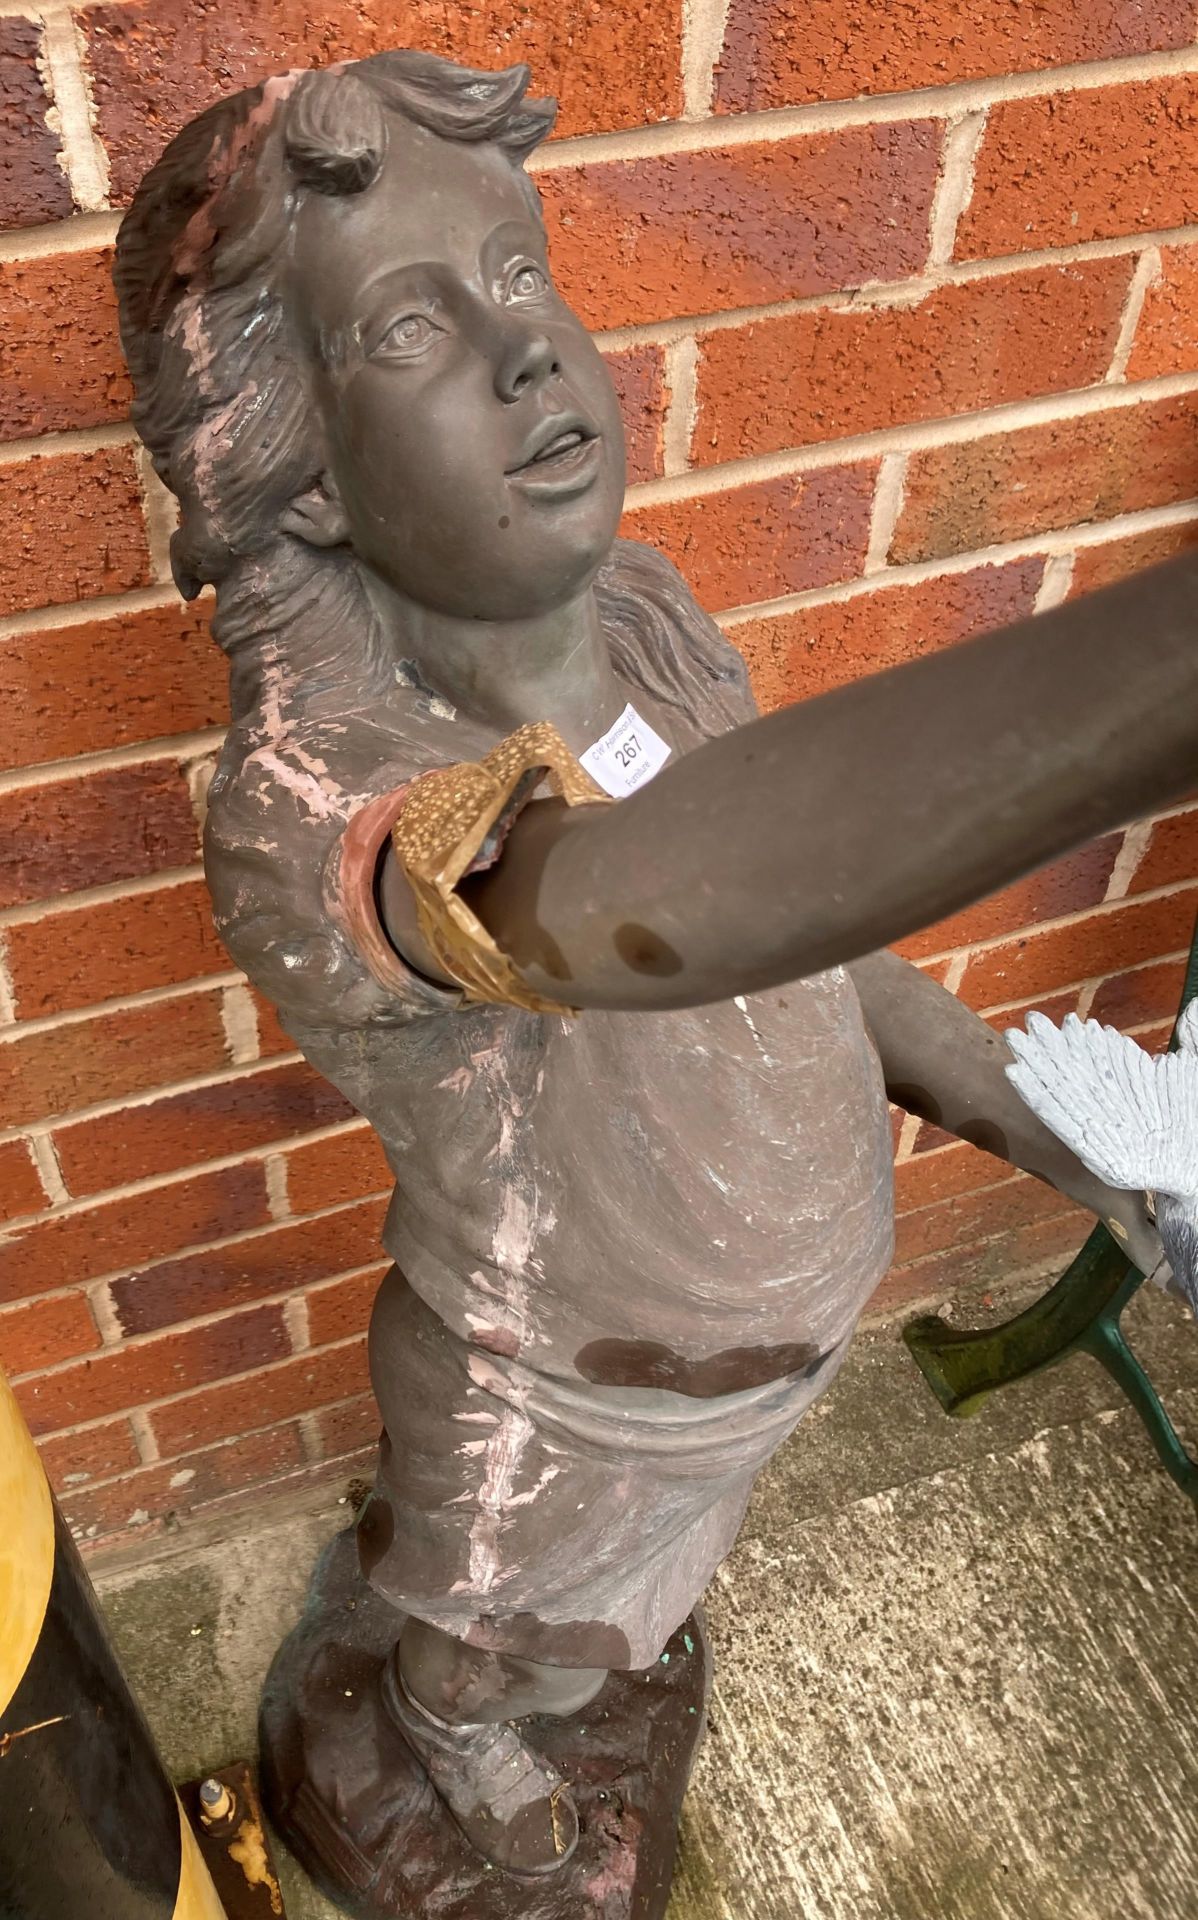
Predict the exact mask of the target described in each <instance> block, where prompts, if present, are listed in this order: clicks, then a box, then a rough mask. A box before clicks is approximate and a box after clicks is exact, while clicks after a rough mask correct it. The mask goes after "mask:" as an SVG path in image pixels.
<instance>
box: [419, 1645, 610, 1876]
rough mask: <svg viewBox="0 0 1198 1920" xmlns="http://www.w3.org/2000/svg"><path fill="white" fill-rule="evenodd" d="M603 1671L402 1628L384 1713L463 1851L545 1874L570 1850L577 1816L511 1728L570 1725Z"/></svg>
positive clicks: (544, 1764) (555, 1775)
mask: <svg viewBox="0 0 1198 1920" xmlns="http://www.w3.org/2000/svg"><path fill="white" fill-rule="evenodd" d="M606 1679H607V1669H606V1668H603V1667H552V1666H546V1665H543V1664H541V1663H539V1662H537V1661H533V1660H520V1659H515V1658H514V1657H512V1656H511V1655H508V1654H497V1653H488V1652H485V1651H483V1650H482V1649H480V1648H478V1647H471V1646H468V1645H467V1644H466V1643H465V1642H464V1641H461V1640H456V1639H455V1638H454V1637H453V1635H452V1634H448V1633H445V1632H444V1631H443V1630H442V1629H441V1628H439V1627H433V1626H428V1625H426V1624H425V1622H424V1621H421V1620H409V1621H408V1623H407V1625H406V1626H405V1628H404V1630H403V1633H402V1635H401V1637H400V1640H399V1643H398V1645H397V1646H396V1648H395V1651H394V1653H393V1655H392V1657H391V1660H390V1662H389V1664H388V1668H387V1673H386V1677H385V1679H384V1698H385V1700H386V1702H387V1707H388V1711H389V1712H390V1713H391V1715H392V1718H393V1719H394V1720H395V1722H396V1724H397V1725H398V1726H399V1728H400V1730H401V1732H402V1733H403V1734H404V1736H405V1738H406V1739H407V1740H408V1741H409V1742H410V1743H411V1745H412V1746H413V1747H414V1748H415V1750H416V1752H417V1754H418V1755H419V1757H420V1759H421V1761H422V1762H423V1764H424V1766H425V1767H426V1769H427V1771H428V1775H429V1778H430V1779H431V1780H432V1782H433V1785H434V1786H435V1787H436V1789H437V1791H438V1793H439V1794H440V1795H441V1798H442V1799H443V1800H444V1802H445V1804H446V1806H447V1807H448V1808H449V1810H450V1812H451V1813H452V1814H453V1816H454V1818H455V1820H456V1821H457V1822H458V1825H459V1826H460V1827H461V1829H462V1831H463V1833H464V1834H465V1835H466V1838H467V1839H468V1840H469V1841H470V1843H471V1845H472V1846H474V1847H476V1848H477V1849H478V1851H479V1852H480V1853H481V1854H482V1855H483V1856H484V1857H485V1858H486V1859H488V1860H490V1861H492V1862H493V1864H494V1865H495V1866H498V1867H503V1868H505V1869H506V1870H507V1871H508V1872H510V1873H537V1874H540V1873H549V1872H553V1871H554V1870H555V1869H556V1868H558V1867H560V1866H564V1865H565V1863H566V1861H567V1860H568V1859H569V1858H570V1856H571V1855H572V1853H573V1852H574V1849H575V1847H576V1846H577V1844H578V1810H577V1807H576V1805H575V1801H574V1796H573V1794H572V1793H571V1791H570V1788H569V1786H568V1785H567V1783H566V1781H564V1780H563V1778H562V1776H561V1774H560V1773H559V1772H558V1771H557V1769H556V1768H555V1767H553V1766H551V1765H550V1764H549V1762H548V1761H547V1760H545V1759H544V1758H543V1757H542V1756H541V1755H539V1754H538V1753H537V1752H536V1751H535V1750H534V1749H533V1748H532V1747H531V1746H529V1745H528V1743H527V1741H525V1740H522V1739H521V1737H520V1735H519V1734H518V1733H517V1732H516V1730H515V1728H514V1727H513V1726H511V1725H510V1722H511V1721H513V1720H519V1719H522V1718H524V1717H525V1716H526V1715H528V1714H534V1713H535V1714H552V1715H555V1716H558V1717H560V1718H568V1717H569V1716H570V1715H571V1714H575V1713H579V1712H580V1711H581V1710H582V1708H583V1707H586V1706H589V1705H590V1703H591V1701H592V1700H594V1699H595V1697H596V1695H597V1694H598V1693H599V1692H600V1691H601V1690H602V1688H603V1685H604V1682H605V1681H606Z"/></svg>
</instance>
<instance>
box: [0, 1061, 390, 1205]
mask: <svg viewBox="0 0 1198 1920" xmlns="http://www.w3.org/2000/svg"><path fill="white" fill-rule="evenodd" d="M303 1057H304V1056H303V1054H302V1053H300V1052H298V1050H294V1049H293V1050H292V1051H290V1052H288V1053H272V1054H271V1055H270V1057H269V1059H267V1060H257V1059H255V1060H245V1061H238V1062H235V1063H234V1064H232V1065H230V1066H224V1067H219V1068H217V1069H215V1070H214V1071H213V1072H211V1073H197V1074H193V1075H192V1076H191V1077H190V1078H188V1079H186V1080H174V1081H171V1083H170V1084H169V1085H168V1086H164V1087H150V1088H145V1089H142V1090H141V1091H139V1092H138V1093H134V1094H127V1095H122V1094H118V1095H115V1096H114V1097H113V1098H112V1099H110V1100H97V1101H94V1102H93V1103H92V1105H91V1106H89V1107H80V1108H79V1109H78V1110H76V1111H73V1112H70V1113H59V1114H50V1115H47V1116H43V1117H41V1118H39V1119H37V1120H26V1121H22V1122H21V1123H20V1124H14V1125H13V1126H10V1127H4V1128H0V1145H7V1144H8V1142H9V1141H10V1140H13V1139H17V1140H25V1139H30V1140H32V1139H39V1138H41V1137H42V1136H43V1135H45V1134H50V1133H55V1134H65V1133H69V1132H70V1131H71V1130H72V1128H74V1127H76V1126H84V1125H87V1124H88V1123H89V1122H91V1121H93V1120H106V1119H109V1118H110V1117H111V1116H112V1115H113V1114H115V1113H133V1112H136V1111H137V1109H138V1108H139V1107H151V1106H153V1105H154V1104H155V1103H156V1102H157V1101H159V1100H172V1099H175V1098H178V1097H180V1096H182V1095H185V1094H189V1093H204V1092H206V1091H207V1090H208V1089H209V1088H212V1087H229V1086H236V1085H237V1083H238V1082H239V1081H241V1080H252V1079H254V1078H255V1076H256V1075H257V1074H259V1073H262V1072H270V1071H273V1070H274V1069H275V1068H276V1067H294V1066H299V1065H300V1064H301V1063H302V1061H303ZM356 1124H358V1122H357V1121H356V1120H353V1119H351V1120H337V1121H334V1122H333V1123H332V1125H330V1126H329V1127H317V1128H314V1129H313V1135H319V1137H320V1138H321V1139H326V1138H331V1137H332V1136H333V1135H334V1134H335V1133H338V1132H340V1131H342V1130H344V1129H345V1128H347V1127H352V1126H354V1125H356ZM290 1137H291V1136H290V1135H289V1134H284V1135H281V1136H280V1138H279V1139H276V1140H273V1141H268V1142H266V1143H264V1144H263V1145H262V1146H259V1147H252V1148H246V1150H245V1154H249V1155H252V1156H253V1157H255V1158H257V1157H258V1156H259V1155H260V1154H264V1153H271V1152H275V1153H277V1152H278V1151H279V1149H280V1146H281V1145H282V1144H283V1143H284V1142H285V1141H286V1140H288V1139H290ZM310 1137H313V1136H310V1135H308V1134H305V1135H304V1138H305V1139H308V1138H310ZM245 1154H242V1153H233V1154H222V1155H220V1156H219V1159H214V1160H205V1161H202V1162H200V1163H199V1164H200V1165H201V1166H205V1167H215V1166H217V1165H222V1166H224V1165H230V1166H235V1165H237V1164H238V1163H239V1162H240V1161H241V1160H242V1159H243V1158H244V1157H245ZM164 1177H165V1176H163V1175H160V1174H148V1175H147V1176H146V1178H147V1179H149V1180H152V1181H159V1180H161V1179H162V1178H164ZM141 1185H142V1183H141V1182H140V1181H131V1182H130V1183H129V1185H128V1186H126V1187H121V1188H119V1189H118V1188H112V1189H106V1190H105V1191H111V1192H112V1193H116V1192H120V1193H121V1194H129V1195H131V1194H132V1193H133V1192H134V1190H135V1189H136V1190H140V1189H141ZM79 1197H80V1198H82V1196H79ZM94 1199H95V1196H94V1195H93V1196H92V1200H93V1203H94ZM2 1231H6V1229H0V1232H2Z"/></svg>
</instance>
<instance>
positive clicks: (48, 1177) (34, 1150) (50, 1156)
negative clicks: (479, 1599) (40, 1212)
mask: <svg viewBox="0 0 1198 1920" xmlns="http://www.w3.org/2000/svg"><path fill="white" fill-rule="evenodd" d="M28 1145H29V1151H30V1153H31V1155H32V1156H33V1164H34V1166H35V1167H36V1168H37V1173H38V1178H39V1180H40V1181H41V1183H42V1190H43V1192H44V1193H45V1196H46V1199H47V1200H48V1201H49V1203H50V1205H51V1207H60V1206H63V1207H65V1206H67V1205H68V1204H69V1202H70V1198H71V1196H70V1194H69V1192H68V1191H67V1183H66V1181H65V1180H64V1179H63V1177H62V1167H61V1165H60V1164H59V1159H58V1153H57V1151H56V1149H55V1146H54V1142H53V1140H50V1139H35V1138H34V1137H33V1136H32V1135H30V1136H29V1140H28Z"/></svg>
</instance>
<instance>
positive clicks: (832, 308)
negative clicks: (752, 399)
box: [595, 226, 1198, 353]
mask: <svg viewBox="0 0 1198 1920" xmlns="http://www.w3.org/2000/svg"><path fill="white" fill-rule="evenodd" d="M1194 245H1198V226H1188V227H1161V228H1159V229H1157V230H1155V231H1153V232H1151V233H1134V234H1119V235H1116V236H1114V237H1113V238H1111V239H1106V240H1079V241H1076V242H1075V243H1074V244H1073V245H1071V246H1067V247H1039V248H1037V249H1036V250H1035V251H1034V252H1028V253H1004V254H1000V255H999V256H998V257H997V258H996V259H993V260H958V261H954V262H951V263H950V264H948V265H946V266H945V267H943V268H941V269H939V270H938V271H936V272H934V273H933V272H930V271H925V272H924V273H917V274H912V275H911V276H910V277H909V278H908V279H906V280H869V281H865V282H863V283H862V285H861V286H859V287H841V288H833V289H831V290H829V291H826V292H821V293H808V294H804V295H802V296H801V297H800V298H798V299H794V300H773V301H769V302H767V303H765V304H764V305H759V306H754V307H730V308H728V309H726V310H725V311H723V312H720V313H693V314H687V315H681V316H673V317H671V318H670V319H668V320H642V321H636V322H634V323H632V324H630V325H628V326H624V327H606V328H597V329H596V330H595V339H596V340H597V341H598V342H599V344H600V345H601V346H602V348H603V350H604V352H606V353H622V352H625V351H626V350H627V349H628V348H629V347H637V346H668V345H669V344H670V342H671V341H673V340H678V339H681V338H684V337H686V336H687V335H689V334H692V333H696V334H699V335H700V336H702V335H704V334H707V333H721V332H726V331H727V330H728V329H729V328H733V327H744V326H752V325H754V324H755V323H756V322H757V321H759V320H785V319H788V318H789V317H790V316H791V315H792V314H799V313H821V312H832V313H854V312H859V311H861V310H862V309H865V308H869V307H875V306H877V307H885V306H889V305H895V306H899V305H902V306H910V305H913V304H915V303H916V302H917V301H918V300H921V299H924V298H926V297H927V296H929V295H931V294H935V293H942V292H943V291H944V289H945V287H946V286H948V287H955V286H969V285H972V284H973V283H974V282H975V281H979V280H999V279H1004V278H1007V277H1008V276H1010V275H1012V274H1018V273H1034V272H1037V271H1039V270H1040V269H1042V268H1045V267H1069V266H1076V265H1077V264H1078V263H1079V262H1084V261H1087V260H1117V259H1122V258H1124V257H1125V256H1126V255H1128V254H1133V253H1142V252H1143V250H1144V248H1145V247H1149V246H1154V247H1184V246H1194Z"/></svg>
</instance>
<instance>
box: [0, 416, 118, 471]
mask: <svg viewBox="0 0 1198 1920" xmlns="http://www.w3.org/2000/svg"><path fill="white" fill-rule="evenodd" d="M139 445H140V442H139V440H138V438H137V435H136V433H135V432H134V430H133V425H132V422H131V421H129V420H110V421H107V422H106V423H105V424H104V425H103V426H99V427H71V428H67V429H64V430H63V431H62V432H60V433H34V434H30V435H29V437H28V439H26V440H7V441H5V442H4V443H3V444H0V467H15V466H19V465H20V464H21V462H22V461H24V460H35V459H52V458H53V457H54V456H55V455H56V454H61V453H95V452H97V451H98V450H99V449H101V448H103V447H125V446H129V447H134V448H136V447H137V446H139Z"/></svg>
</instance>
